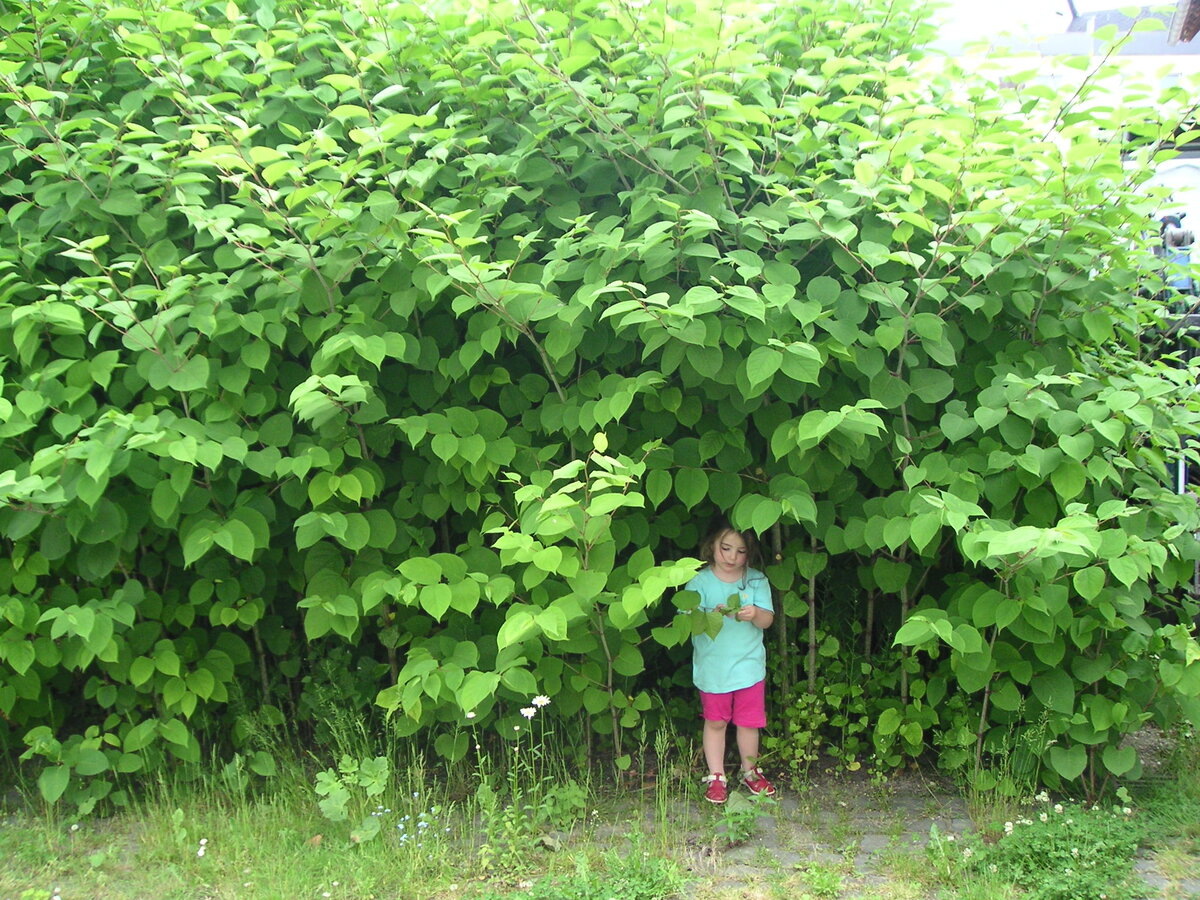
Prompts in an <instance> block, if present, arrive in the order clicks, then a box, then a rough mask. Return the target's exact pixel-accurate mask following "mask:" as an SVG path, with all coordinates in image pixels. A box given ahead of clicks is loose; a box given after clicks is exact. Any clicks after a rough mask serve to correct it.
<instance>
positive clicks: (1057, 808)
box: [1054, 803, 1062, 813]
mask: <svg viewBox="0 0 1200 900" xmlns="http://www.w3.org/2000/svg"><path fill="white" fill-rule="evenodd" d="M1054 811H1055V812H1056V813H1060V812H1062V804H1061V803H1055V804H1054Z"/></svg>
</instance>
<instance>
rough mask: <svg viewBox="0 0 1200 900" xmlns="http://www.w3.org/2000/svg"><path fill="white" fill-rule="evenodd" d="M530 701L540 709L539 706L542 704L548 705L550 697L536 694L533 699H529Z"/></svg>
mask: <svg viewBox="0 0 1200 900" xmlns="http://www.w3.org/2000/svg"><path fill="white" fill-rule="evenodd" d="M530 702H531V703H532V704H533V705H534V706H536V707H538V708H539V709H540V708H541V707H543V706H549V705H550V698H549V697H547V696H546V695H545V694H538V695H537V696H536V697H534V698H533V700H531V701H530Z"/></svg>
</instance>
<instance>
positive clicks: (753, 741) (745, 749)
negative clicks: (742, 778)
mask: <svg viewBox="0 0 1200 900" xmlns="http://www.w3.org/2000/svg"><path fill="white" fill-rule="evenodd" d="M737 745H738V755H740V756H741V757H742V771H743V772H749V771H750V770H751V769H753V768H754V761H755V760H756V759H758V729H757V728H748V727H747V726H745V725H739V726H738V727H737Z"/></svg>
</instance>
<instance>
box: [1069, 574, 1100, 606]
mask: <svg viewBox="0 0 1200 900" xmlns="http://www.w3.org/2000/svg"><path fill="white" fill-rule="evenodd" d="M1071 582H1072V584H1074V585H1075V590H1076V591H1077V592H1078V593H1079V596H1081V597H1082V598H1083V599H1084V600H1095V599H1096V597H1097V596H1099V594H1100V591H1102V590H1103V589H1104V582H1105V575H1104V569H1102V568H1101V567H1100V566H1088V567H1087V568H1086V569H1080V570H1079V571H1078V572H1076V573H1075V574H1074V575H1073V576H1072V577H1071Z"/></svg>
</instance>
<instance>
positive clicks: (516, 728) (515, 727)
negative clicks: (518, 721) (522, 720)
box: [513, 725, 521, 731]
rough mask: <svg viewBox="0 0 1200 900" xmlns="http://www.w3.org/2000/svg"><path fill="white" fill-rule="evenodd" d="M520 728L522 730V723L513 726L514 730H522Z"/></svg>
mask: <svg viewBox="0 0 1200 900" xmlns="http://www.w3.org/2000/svg"><path fill="white" fill-rule="evenodd" d="M520 730H521V726H520V725H514V726H513V731H520Z"/></svg>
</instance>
